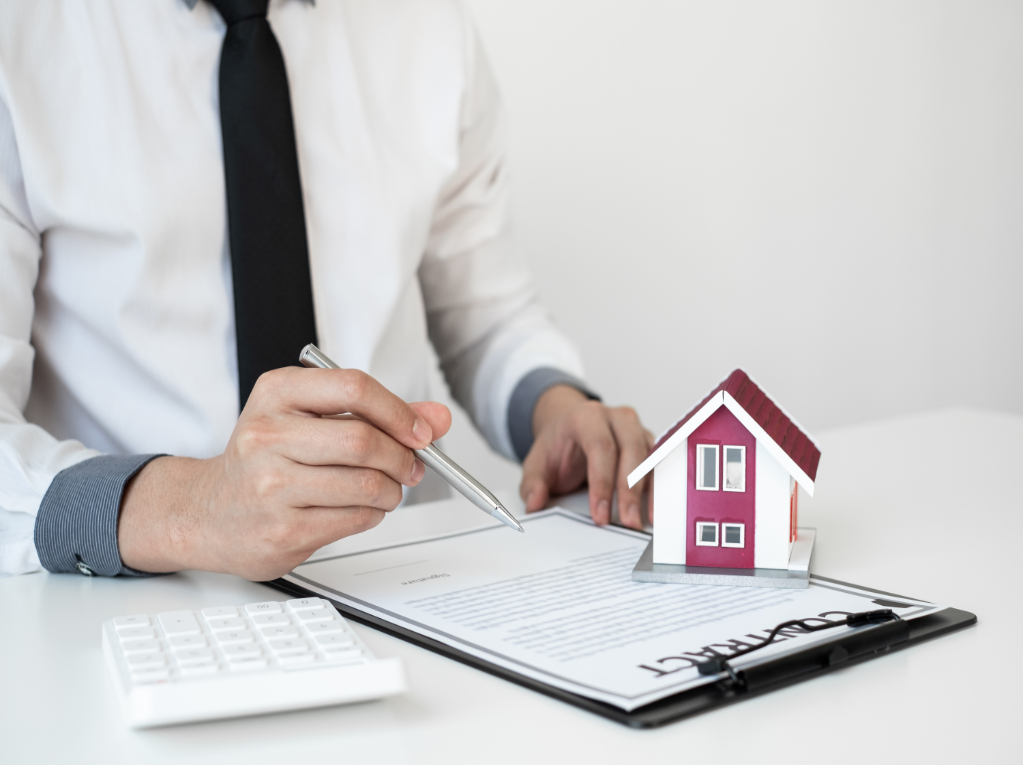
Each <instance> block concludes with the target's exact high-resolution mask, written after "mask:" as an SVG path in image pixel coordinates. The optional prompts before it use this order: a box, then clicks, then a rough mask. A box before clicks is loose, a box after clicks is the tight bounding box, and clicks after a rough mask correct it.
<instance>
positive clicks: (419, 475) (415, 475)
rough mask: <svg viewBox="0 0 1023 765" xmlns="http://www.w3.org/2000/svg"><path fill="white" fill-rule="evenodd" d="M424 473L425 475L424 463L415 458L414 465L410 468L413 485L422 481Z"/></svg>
mask: <svg viewBox="0 0 1023 765" xmlns="http://www.w3.org/2000/svg"><path fill="white" fill-rule="evenodd" d="M424 475H426V465H424V464H423V463H422V461H421V460H416V466H415V467H414V468H412V485H413V486H415V485H416V484H418V483H419V482H420V481H422V480H423V476H424Z"/></svg>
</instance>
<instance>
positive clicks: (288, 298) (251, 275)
mask: <svg viewBox="0 0 1023 765" xmlns="http://www.w3.org/2000/svg"><path fill="white" fill-rule="evenodd" d="M210 2H212V3H213V5H214V6H215V7H216V9H217V10H218V11H220V15H221V16H223V17H224V21H225V22H227V33H226V34H225V35H224V45H223V48H222V49H221V52H220V129H221V132H222V133H223V137H224V181H225V185H226V188H227V222H228V234H229V237H230V243H231V271H232V275H233V282H234V317H235V325H236V330H237V338H238V395H239V399H240V401H241V406H242V407H244V406H245V402H246V401H247V400H248V398H249V394H250V393H251V392H252V387H253V386H254V385H255V384H256V379H257V378H258V377H259V376H260V375H261V374H263V373H264V372H267V371H269V370H271V369H277V368H278V367H284V366H292V365H296V364H297V363H298V354H299V352H300V351H301V350H302V348H303V346H305V344H306V343H315V342H316V322H315V317H314V313H313V291H312V283H311V280H310V277H309V248H308V244H307V242H306V231H305V213H304V210H303V206H302V183H301V180H300V179H299V175H298V154H297V151H296V149H295V127H294V123H293V122H292V117H291V96H290V93H289V91H288V75H287V72H286V71H285V69H284V57H283V56H282V55H281V49H280V46H278V45H277V38H276V37H274V33H273V31H272V30H271V29H270V24H269V23H268V22H267V20H266V9H267V5H268V4H269V0H210Z"/></svg>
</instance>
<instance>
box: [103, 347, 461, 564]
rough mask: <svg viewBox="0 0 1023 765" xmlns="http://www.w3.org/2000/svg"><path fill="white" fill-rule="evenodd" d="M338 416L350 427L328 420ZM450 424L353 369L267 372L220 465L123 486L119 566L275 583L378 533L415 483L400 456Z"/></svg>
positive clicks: (414, 463) (190, 466)
mask: <svg viewBox="0 0 1023 765" xmlns="http://www.w3.org/2000/svg"><path fill="white" fill-rule="evenodd" d="M339 412H350V413H351V414H353V415H355V416H354V417H346V418H335V417H329V415H333V414H337V413H339ZM325 415H326V416H325ZM450 425H451V413H450V412H449V411H448V409H447V407H445V406H443V405H442V404H438V403H435V402H432V401H426V402H419V403H415V404H407V403H405V402H404V401H402V400H401V399H400V398H398V397H397V396H395V395H394V394H393V393H391V392H390V391H388V390H387V389H386V388H384V387H383V386H382V385H381V384H380V383H379V382H377V381H376V380H374V379H373V378H372V377H370V376H369V375H367V374H365V373H364V372H360V371H358V370H351V369H344V370H337V369H300V368H295V367H288V368H284V369H277V370H274V371H272V372H268V373H267V374H265V375H263V376H262V377H260V378H259V381H258V382H257V383H256V387H255V388H254V389H253V391H252V395H251V396H250V397H249V400H248V403H247V404H246V405H245V408H244V410H243V411H242V413H241V416H240V417H239V418H238V423H237V425H236V426H235V429H234V432H233V433H232V435H231V439H230V441H229V443H228V445H227V449H226V450H225V451H224V453H223V454H221V455H219V456H217V457H213V458H211V459H207V460H194V459H186V458H180V457H160V458H158V459H155V460H153V461H152V462H150V463H149V464H148V465H146V466H145V467H144V468H143V469H142V470H141V471H140V472H139V474H138V475H137V476H135V478H134V479H133V480H132V482H131V483H130V484H129V485H128V487H127V489H126V490H125V495H124V498H123V500H122V506H121V516H120V520H119V524H118V544H119V547H120V553H121V559H122V560H123V561H124V564H125V565H126V566H129V567H131V568H135V569H138V570H140V571H149V572H164V571H178V570H181V569H201V570H206V571H217V572H223V573H231V574H237V575H239V576H243V577H245V578H247V579H251V580H254V581H265V580H268V579H274V578H276V577H279V576H282V575H283V574H286V573H287V572H289V571H291V570H292V569H293V568H294V567H295V566H297V565H298V564H299V563H301V562H302V561H304V560H305V559H306V558H308V557H309V556H310V555H311V554H312V553H313V552H315V551H316V550H317V549H319V548H320V547H323V546H324V545H326V544H329V543H331V542H334V541H336V540H338V539H341V538H342V537H346V536H350V535H352V534H356V533H359V532H361V531H365V530H367V529H370V528H372V527H374V526H376V525H377V524H378V523H380V521H381V520H382V519H383V517H384V514H385V513H387V512H389V511H390V510H393V509H394V508H395V507H396V506H397V505H398V503H399V502H400V501H401V486H415V485H416V484H418V483H419V481H421V480H422V478H423V474H424V472H425V467H424V466H423V463H422V462H420V461H419V460H417V459H416V458H415V455H414V454H413V451H412V450H413V449H421V448H423V447H424V446H427V445H428V444H430V443H431V442H433V441H434V440H436V439H437V438H439V437H440V436H442V435H444V433H446V432H447V430H448V428H449V427H450Z"/></svg>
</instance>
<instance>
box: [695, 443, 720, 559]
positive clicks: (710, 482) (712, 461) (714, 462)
mask: <svg viewBox="0 0 1023 765" xmlns="http://www.w3.org/2000/svg"><path fill="white" fill-rule="evenodd" d="M696 488H697V489H701V490H702V491H717V490H718V447H717V445H716V444H697V445H696ZM714 544H717V542H715V543H714Z"/></svg>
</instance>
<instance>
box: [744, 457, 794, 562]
mask: <svg viewBox="0 0 1023 765" xmlns="http://www.w3.org/2000/svg"><path fill="white" fill-rule="evenodd" d="M789 480H790V478H789V473H788V471H787V470H786V469H785V468H783V467H782V466H781V463H779V462H778V460H776V459H775V458H774V457H773V456H772V455H771V453H770V452H769V451H768V450H767V449H765V448H764V447H763V446H762V445H761V443H760V441H757V480H756V503H757V522H756V541H755V542H754V547H753V565H754V566H755V567H756V568H788V566H789Z"/></svg>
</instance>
